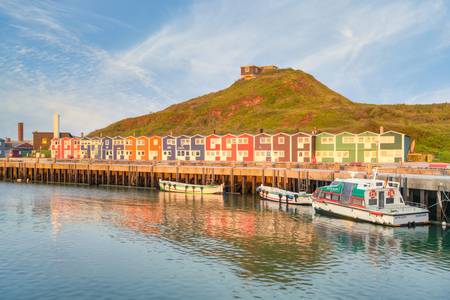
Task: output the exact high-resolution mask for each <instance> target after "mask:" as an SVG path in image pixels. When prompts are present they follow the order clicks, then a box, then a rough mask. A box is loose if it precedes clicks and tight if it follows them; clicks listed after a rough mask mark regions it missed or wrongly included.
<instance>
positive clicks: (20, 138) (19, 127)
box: [17, 122, 23, 143]
mask: <svg viewBox="0 0 450 300" xmlns="http://www.w3.org/2000/svg"><path fill="white" fill-rule="evenodd" d="M17 141H18V142H19V143H22V142H23V123H22V122H19V123H18V124H17Z"/></svg>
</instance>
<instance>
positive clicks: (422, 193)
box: [419, 190, 425, 207]
mask: <svg viewBox="0 0 450 300" xmlns="http://www.w3.org/2000/svg"><path fill="white" fill-rule="evenodd" d="M419 198H420V205H421V206H422V207H425V190H420V193H419Z"/></svg>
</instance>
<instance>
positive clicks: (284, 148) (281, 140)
mask: <svg viewBox="0 0 450 300" xmlns="http://www.w3.org/2000/svg"><path fill="white" fill-rule="evenodd" d="M272 161H273V162H290V161H291V136H290V135H289V134H287V133H283V132H280V133H276V134H274V135H272Z"/></svg>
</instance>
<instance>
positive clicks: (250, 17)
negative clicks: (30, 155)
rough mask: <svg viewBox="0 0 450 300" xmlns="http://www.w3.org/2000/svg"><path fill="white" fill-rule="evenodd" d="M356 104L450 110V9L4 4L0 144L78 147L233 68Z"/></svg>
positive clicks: (131, 1) (204, 87) (219, 80)
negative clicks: (307, 77)
mask: <svg viewBox="0 0 450 300" xmlns="http://www.w3.org/2000/svg"><path fill="white" fill-rule="evenodd" d="M248 64H255V65H268V64H270V65H277V66H279V67H281V68H286V67H292V68H295V69H300V70H303V71H306V72H308V73H310V74H312V75H313V76H314V77H316V78H317V79H318V80H320V81H321V82H323V83H324V84H326V85H327V86H329V87H330V88H332V89H334V90H336V91H337V92H339V93H341V94H343V95H344V96H346V97H348V98H349V99H352V100H353V101H358V102H368V103H380V104H381V103H383V104H384V103H411V104H413V103H414V104H415V103H438V102H449V101H450V2H449V1H438V0H436V1H412V0H411V1H392V0H391V1H345V0H341V1H325V0H324V1H300V0H293V1H291V0H277V1H264V0H258V1H256V0H254V1H250V0H249V1H233V0H217V1H215V0H210V1H187V0H186V1H175V0H165V1H156V0H155V1H137V0H127V1H113V0H96V1H91V0H59V1H46V0H43V1H21V0H0V110H1V114H0V136H2V137H3V136H11V137H13V138H16V135H17V129H16V124H17V122H24V123H25V131H26V132H25V135H26V137H28V138H30V137H31V132H32V131H35V130H38V131H51V130H52V118H53V113H54V112H58V113H60V115H61V129H62V130H65V131H70V132H72V133H73V134H76V135H79V134H80V133H81V132H84V133H88V132H90V131H92V130H94V129H98V128H102V127H104V126H106V125H108V124H110V123H111V122H115V121H118V120H120V119H122V118H126V117H131V116H137V115H142V114H146V113H149V112H155V111H158V110H161V109H163V108H165V107H167V106H169V105H171V104H174V103H177V102H181V101H184V100H187V99H189V98H193V97H196V96H200V95H203V94H205V93H209V92H213V91H216V90H219V89H223V88H226V87H227V86H229V85H231V84H232V83H233V82H234V81H235V80H237V79H238V78H239V66H241V65H248Z"/></svg>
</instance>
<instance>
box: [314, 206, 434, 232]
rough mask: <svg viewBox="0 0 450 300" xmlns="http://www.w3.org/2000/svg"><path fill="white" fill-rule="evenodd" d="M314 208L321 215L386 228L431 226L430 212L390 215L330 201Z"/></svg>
mask: <svg viewBox="0 0 450 300" xmlns="http://www.w3.org/2000/svg"><path fill="white" fill-rule="evenodd" d="M312 206H313V208H314V210H315V211H316V212H317V213H320V214H325V215H330V216H334V217H339V218H344V219H350V220H354V221H361V222H369V223H373V224H379V225H385V226H394V227H398V226H408V225H426V224H429V214H428V212H410V213H398V214H390V213H383V212H379V211H371V210H368V209H365V208H361V207H354V206H347V205H343V204H339V203H333V202H329V201H313V203H312Z"/></svg>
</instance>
